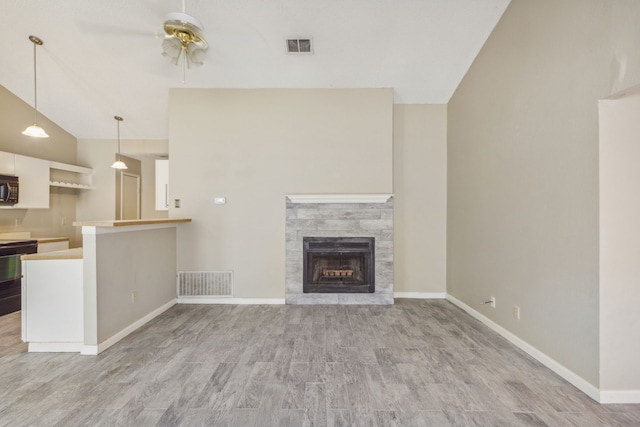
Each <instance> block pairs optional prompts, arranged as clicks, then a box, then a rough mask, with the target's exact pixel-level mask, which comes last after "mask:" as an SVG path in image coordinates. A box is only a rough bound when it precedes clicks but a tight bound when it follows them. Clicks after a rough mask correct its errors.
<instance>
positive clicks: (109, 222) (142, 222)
mask: <svg viewBox="0 0 640 427" xmlns="http://www.w3.org/2000/svg"><path fill="white" fill-rule="evenodd" d="M177 222H191V218H164V219H123V220H115V221H112V220H104V221H75V222H74V223H73V225H75V226H77V227H78V226H80V227H84V226H88V227H125V226H129V225H153V224H171V223H177Z"/></svg>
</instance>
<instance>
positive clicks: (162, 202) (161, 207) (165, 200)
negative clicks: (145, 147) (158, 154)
mask: <svg viewBox="0 0 640 427" xmlns="http://www.w3.org/2000/svg"><path fill="white" fill-rule="evenodd" d="M156 210H157V211H168V210H169V160H156Z"/></svg>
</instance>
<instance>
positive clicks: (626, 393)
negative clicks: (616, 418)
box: [600, 390, 640, 403]
mask: <svg viewBox="0 0 640 427" xmlns="http://www.w3.org/2000/svg"><path fill="white" fill-rule="evenodd" d="M600 403H640V390H600Z"/></svg>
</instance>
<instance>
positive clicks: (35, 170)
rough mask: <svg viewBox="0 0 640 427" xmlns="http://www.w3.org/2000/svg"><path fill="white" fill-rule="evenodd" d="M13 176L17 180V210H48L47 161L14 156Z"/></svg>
mask: <svg viewBox="0 0 640 427" xmlns="http://www.w3.org/2000/svg"><path fill="white" fill-rule="evenodd" d="M15 158H16V163H15V164H16V169H15V175H16V176H17V177H18V179H19V183H20V190H19V196H18V197H19V199H18V200H19V203H18V204H17V205H15V208H17V209H48V208H49V161H48V160H42V159H36V158H33V157H27V156H21V155H19V154H16V155H15Z"/></svg>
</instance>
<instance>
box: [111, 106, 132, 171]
mask: <svg viewBox="0 0 640 427" xmlns="http://www.w3.org/2000/svg"><path fill="white" fill-rule="evenodd" d="M113 118H114V119H116V122H117V123H118V160H116V161H115V162H114V163H113V164H112V165H111V167H112V168H114V169H128V168H127V165H125V164H124V162H123V161H122V160H121V159H120V122H121V121H123V120H124V119H123V118H122V117H120V116H113Z"/></svg>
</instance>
